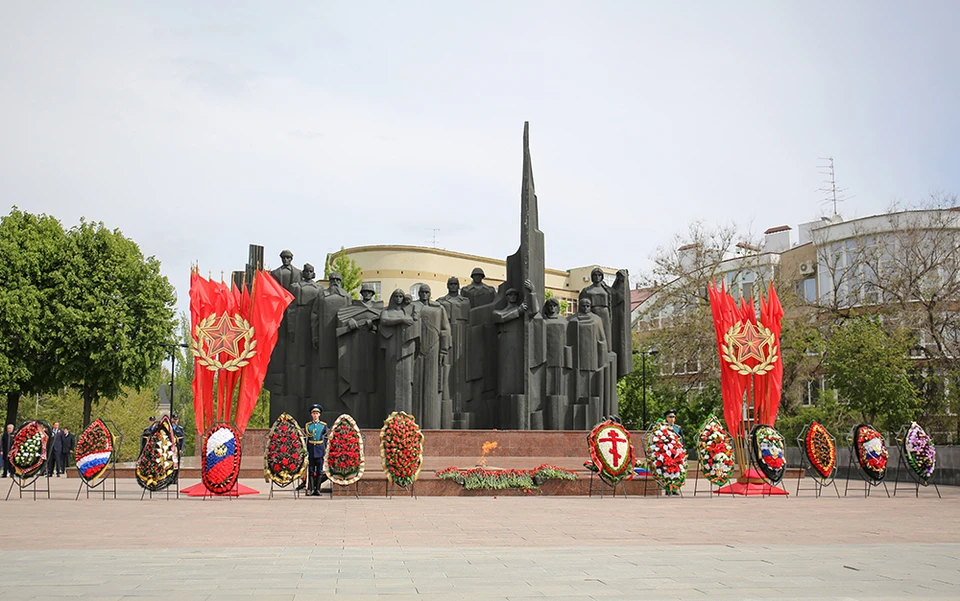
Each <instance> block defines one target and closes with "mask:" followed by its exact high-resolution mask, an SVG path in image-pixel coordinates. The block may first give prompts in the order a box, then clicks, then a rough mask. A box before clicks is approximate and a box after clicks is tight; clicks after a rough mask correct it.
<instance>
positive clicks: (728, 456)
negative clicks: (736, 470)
mask: <svg viewBox="0 0 960 601" xmlns="http://www.w3.org/2000/svg"><path fill="white" fill-rule="evenodd" d="M697 455H698V456H699V463H700V471H701V473H703V475H704V477H706V479H707V480H708V481H709V482H710V484H713V485H714V486H723V485H724V484H726V483H727V482H729V481H730V475H731V474H732V473H733V458H734V450H733V439H732V438H730V434H729V433H728V432H727V431H726V430H725V429H724V427H723V424H721V423H720V420H719V419H717V417H716V416H715V415H713V414H711V415H710V416H709V417H707V419H706V420H705V421H704V422H703V427H702V428H700V434H699V435H698V436H697Z"/></svg>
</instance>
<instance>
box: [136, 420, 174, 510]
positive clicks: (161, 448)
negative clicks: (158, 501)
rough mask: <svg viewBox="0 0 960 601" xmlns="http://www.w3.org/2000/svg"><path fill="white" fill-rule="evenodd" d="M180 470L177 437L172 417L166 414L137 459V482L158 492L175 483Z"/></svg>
mask: <svg viewBox="0 0 960 601" xmlns="http://www.w3.org/2000/svg"><path fill="white" fill-rule="evenodd" d="M179 471H180V453H179V452H178V451H177V437H176V435H175V434H174V433H173V426H172V425H171V424H170V418H169V417H168V416H166V415H164V416H163V417H162V418H160V421H159V422H158V423H157V425H156V427H155V428H154V430H153V432H152V433H151V434H150V435H149V436H148V437H147V441H146V443H145V444H144V445H143V450H141V451H140V457H139V458H138V459H137V483H138V484H139V485H140V486H141V487H143V488H145V489H147V490H149V491H151V492H156V491H158V490H163V489H164V488H166V487H168V486H170V485H171V484H173V482H174V481H176V479H177V473H178V472H179Z"/></svg>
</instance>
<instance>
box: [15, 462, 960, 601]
mask: <svg viewBox="0 0 960 601" xmlns="http://www.w3.org/2000/svg"><path fill="white" fill-rule="evenodd" d="M0 482H2V483H3V485H2V486H3V491H2V492H3V494H5V493H6V487H7V486H9V482H10V481H9V480H0ZM193 483H194V481H189V482H184V483H183V484H184V485H189V484H193ZM244 484H246V485H248V486H251V487H253V488H257V489H258V490H261V491H266V490H267V486H266V485H265V484H264V483H263V482H258V481H253V480H245V481H244ZM701 484H702V483H701ZM78 485H79V481H78V480H76V479H65V478H60V479H56V478H54V479H52V480H51V489H52V498H51V499H50V500H47V499H46V498H45V495H44V498H42V499H38V500H37V501H34V500H33V498H32V495H30V494H25V495H24V498H22V499H21V498H19V496H18V494H17V490H16V489H14V490H13V493H12V495H11V498H10V500H9V501H6V502H3V503H0V519H2V522H3V524H4V526H5V528H4V531H3V534H0V548H2V550H3V555H4V559H3V561H2V562H0V583H2V584H0V601H2V600H6V599H52V598H72V599H111V600H116V599H130V600H139V601H143V600H146V599H176V600H178V601H191V600H201V599H202V600H208V601H215V600H220V599H224V600H225V599H237V598H240V599H246V598H249V599H277V600H280V599H282V600H288V601H289V600H296V601H301V600H320V599H330V598H332V597H336V598H349V599H388V600H391V601H399V600H402V599H437V600H441V599H442V600H448V599H452V600H457V599H531V598H548V599H561V600H568V601H573V600H581V599H582V600H588V599H596V600H598V601H619V600H627V599H707V598H711V597H712V598H717V599H770V598H775V599H778V600H779V601H785V600H787V599H837V600H839V599H916V598H921V599H960V489H957V488H952V487H941V492H942V494H943V498H942V499H938V498H937V496H936V493H935V492H934V490H933V489H932V488H930V489H922V490H921V491H920V498H914V497H913V495H912V494H910V495H905V494H903V492H902V491H901V493H900V494H898V495H897V497H895V498H889V499H888V498H887V497H886V496H885V495H884V494H883V489H882V487H881V489H880V490H879V491H878V490H874V491H873V494H872V495H871V496H870V498H866V499H865V498H863V496H862V488H861V489H859V490H858V492H859V493H860V494H859V496H857V495H854V494H853V493H851V495H850V496H847V497H845V498H841V499H838V498H837V497H836V495H833V496H832V497H831V496H829V495H825V496H823V497H821V498H819V499H817V498H814V497H813V496H812V493H808V492H806V491H802V492H801V495H800V497H799V498H794V497H790V498H726V497H724V498H710V497H705V496H697V497H696V498H694V497H691V496H690V494H689V490H688V491H686V492H685V494H686V495H687V496H686V497H684V498H679V497H660V498H640V497H635V498H626V499H624V498H620V497H618V498H610V497H609V496H607V497H605V498H603V499H601V498H599V497H593V498H584V497H543V496H538V495H530V496H520V497H517V496H510V497H503V496H501V497H497V498H493V497H489V498H484V497H479V498H465V497H453V498H451V497H420V498H418V499H412V498H409V497H399V496H396V497H394V498H392V499H386V498H362V499H359V500H357V499H354V498H340V497H338V498H336V499H330V498H329V497H327V496H324V497H322V498H319V499H317V498H310V497H301V498H300V499H299V500H296V501H294V499H293V498H292V495H291V493H290V492H283V493H281V494H280V495H279V496H277V497H275V498H274V499H273V500H268V499H267V495H266V494H260V495H254V496H249V497H243V498H240V499H207V500H203V499H200V498H187V497H185V496H181V498H180V499H179V500H170V501H167V500H166V495H164V494H160V495H155V496H154V498H153V499H146V500H144V501H142V502H141V501H140V489H139V488H138V487H137V486H136V483H135V482H134V481H132V480H120V481H119V492H118V499H116V500H114V499H112V498H111V499H108V500H107V501H102V500H101V498H100V496H99V494H97V495H96V496H91V498H90V499H86V498H85V497H84V496H81V499H80V500H79V501H75V500H74V496H75V494H76V491H77V486H78ZM794 485H795V484H794ZM688 488H689V486H688ZM840 488H841V491H842V489H843V483H842V481H841V486H840ZM791 490H793V489H792V488H791ZM910 492H911V493H912V490H911V491H910ZM830 494H833V493H832V490H831V491H830Z"/></svg>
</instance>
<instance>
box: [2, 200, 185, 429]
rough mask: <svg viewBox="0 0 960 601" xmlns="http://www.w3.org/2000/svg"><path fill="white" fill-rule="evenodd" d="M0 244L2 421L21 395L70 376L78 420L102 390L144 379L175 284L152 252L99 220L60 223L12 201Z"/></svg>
mask: <svg viewBox="0 0 960 601" xmlns="http://www.w3.org/2000/svg"><path fill="white" fill-rule="evenodd" d="M0 248H2V249H3V250H4V256H5V257H11V259H12V260H11V261H10V262H9V263H8V264H6V265H4V266H3V267H2V268H0V269H2V271H0V284H2V285H0V288H2V291H0V303H2V308H3V311H0V313H2V317H0V328H3V331H2V334H3V336H2V338H3V342H0V344H3V345H4V346H2V347H0V350H2V352H0V357H2V358H0V389H2V390H3V391H4V392H6V393H7V396H8V402H7V411H8V421H16V416H17V412H18V407H17V403H16V401H15V399H19V397H20V396H21V395H22V394H28V393H37V392H41V393H42V392H45V391H51V390H57V389H60V388H62V387H63V386H67V385H69V386H73V387H75V388H76V389H77V390H78V391H80V393H81V395H82V397H83V400H84V408H83V416H82V421H83V424H86V423H89V421H90V418H91V411H92V408H93V406H94V403H95V402H96V401H97V400H98V399H99V398H100V397H102V396H103V397H108V398H111V397H115V396H118V395H120V394H121V392H122V391H123V390H124V387H129V388H132V389H139V388H140V387H141V386H142V385H143V384H144V383H146V382H147V381H148V379H149V376H150V374H151V373H154V372H155V371H156V370H157V368H158V366H159V364H160V361H161V359H162V358H163V356H164V354H165V353H164V349H163V346H162V345H163V343H165V342H169V341H170V340H171V335H172V332H173V308H172V307H173V303H174V292H173V287H172V286H171V285H170V282H169V281H167V279H166V277H164V276H162V275H161V274H160V264H159V262H158V261H157V260H156V259H155V258H153V257H147V258H145V257H144V256H143V255H142V253H141V252H140V249H139V248H138V246H137V245H136V243H134V242H133V241H132V240H129V239H128V238H125V237H124V236H123V235H122V234H121V233H120V232H119V231H118V230H109V229H107V228H106V227H104V225H103V224H102V223H90V222H86V221H81V223H80V224H79V225H77V226H76V227H74V228H72V229H70V230H69V231H64V230H63V227H62V226H61V224H60V223H59V222H58V221H57V220H56V219H53V218H52V217H47V216H44V215H41V216H33V215H29V214H27V213H23V212H21V211H19V210H17V209H14V210H13V211H12V212H11V213H10V215H8V216H6V217H4V218H3V224H2V227H0Z"/></svg>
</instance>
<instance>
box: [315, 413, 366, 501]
mask: <svg viewBox="0 0 960 601" xmlns="http://www.w3.org/2000/svg"><path fill="white" fill-rule="evenodd" d="M323 466H324V467H323V469H324V471H325V472H326V474H327V477H328V478H330V480H331V481H332V482H333V483H334V484H339V485H341V486H346V485H348V484H353V483H354V482H356V481H357V480H359V479H360V478H361V477H362V476H363V467H364V459H363V434H361V432H360V427H359V426H357V422H356V421H355V420H354V419H353V418H352V417H351V416H349V415H347V414H345V413H344V414H343V415H341V416H340V417H338V418H337V420H336V421H335V422H333V427H332V428H331V429H330V437H329V439H328V440H327V451H326V456H325V457H324V462H323Z"/></svg>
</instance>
